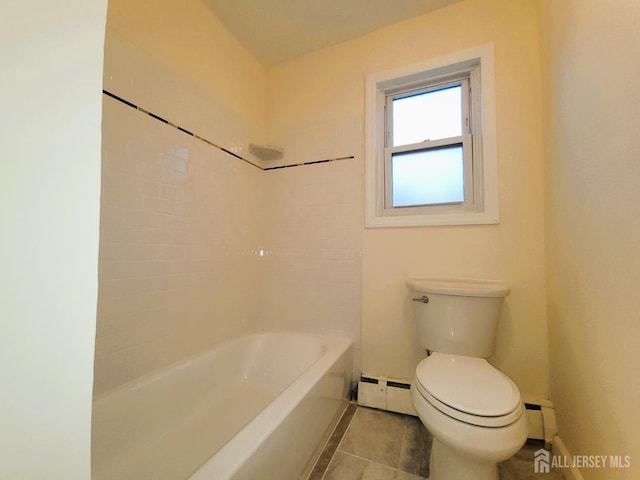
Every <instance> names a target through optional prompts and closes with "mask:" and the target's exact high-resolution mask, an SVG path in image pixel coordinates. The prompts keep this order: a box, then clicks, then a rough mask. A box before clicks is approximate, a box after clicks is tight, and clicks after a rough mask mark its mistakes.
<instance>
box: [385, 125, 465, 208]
mask: <svg viewBox="0 0 640 480" xmlns="http://www.w3.org/2000/svg"><path fill="white" fill-rule="evenodd" d="M458 145H461V146H462V158H463V172H464V174H463V175H464V180H463V181H464V201H463V202H455V203H433V204H428V205H415V206H410V205H408V206H398V207H394V206H393V178H392V172H391V166H392V162H391V161H392V157H393V155H394V154H396V153H406V152H416V153H417V152H424V151H429V150H438V149H441V148H446V147H455V146H458ZM384 156H385V160H384V179H385V186H384V206H383V212H382V213H383V215H385V216H386V215H406V214H407V213H408V212H413V213H416V214H420V213H424V212H427V211H433V210H434V209H440V210H450V209H451V208H452V207H454V208H456V209H458V208H463V209H470V207H471V206H472V205H473V204H474V181H473V161H472V156H473V136H472V135H471V134H465V135H460V136H458V137H451V138H443V139H440V140H434V141H426V142H420V143H414V144H410V145H401V146H398V147H391V148H385V153H384Z"/></svg>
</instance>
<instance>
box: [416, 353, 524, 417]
mask: <svg viewBox="0 0 640 480" xmlns="http://www.w3.org/2000/svg"><path fill="white" fill-rule="evenodd" d="M416 383H417V385H416V386H417V387H418V390H420V392H421V393H422V394H423V396H424V397H425V398H426V399H427V400H428V401H429V402H430V403H432V404H433V406H434V407H436V408H438V409H439V410H441V411H443V412H444V413H446V414H448V415H450V416H453V417H455V418H458V419H460V420H462V421H465V422H467V423H472V424H475V425H485V426H502V425H507V424H509V423H512V422H513V421H515V420H516V419H517V418H518V417H519V416H520V414H521V413H522V409H523V406H522V398H521V397H520V391H519V390H518V387H517V386H516V384H515V383H513V381H512V380H511V379H510V378H509V377H507V376H506V375H505V374H504V373H502V372H500V371H499V370H498V369H496V368H495V367H493V366H492V365H491V364H490V363H489V362H487V361H486V360H485V359H483V358H473V357H465V356H461V355H450V354H444V353H433V354H431V355H430V356H429V357H427V358H425V359H424V360H422V361H421V362H420V363H419V364H418V367H417V368H416ZM445 410H446V411H445ZM475 417H484V418H475Z"/></svg>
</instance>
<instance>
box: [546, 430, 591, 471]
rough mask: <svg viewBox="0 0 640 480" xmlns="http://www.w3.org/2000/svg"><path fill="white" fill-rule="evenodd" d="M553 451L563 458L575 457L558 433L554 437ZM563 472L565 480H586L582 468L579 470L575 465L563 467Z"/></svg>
mask: <svg viewBox="0 0 640 480" xmlns="http://www.w3.org/2000/svg"><path fill="white" fill-rule="evenodd" d="M551 453H553V454H554V455H559V456H561V457H563V458H573V456H572V455H571V454H570V453H569V450H568V449H567V446H566V445H565V444H564V442H563V441H562V439H561V438H560V437H559V436H558V435H556V436H555V437H553V444H552V448H551ZM562 474H563V475H564V478H565V480H584V478H583V477H582V474H581V473H580V470H578V469H577V468H576V467H574V466H571V467H569V468H563V469H562Z"/></svg>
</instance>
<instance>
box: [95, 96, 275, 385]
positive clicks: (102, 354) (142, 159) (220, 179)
mask: <svg viewBox="0 0 640 480" xmlns="http://www.w3.org/2000/svg"><path fill="white" fill-rule="evenodd" d="M103 122H104V123H103V137H104V140H103V144H104V151H103V172H102V199H101V232H100V264H99V276H100V282H99V300H98V302H99V305H98V322H97V329H98V332H97V338H96V362H95V370H96V371H95V378H96V379H95V387H94V393H95V394H100V393H102V392H104V391H107V390H110V389H112V388H114V387H116V386H118V385H121V384H123V383H125V382H127V381H130V380H133V379H134V378H138V377H140V376H142V375H144V374H146V373H149V372H151V371H154V370H157V369H158V368H161V367H162V366H166V365H168V364H171V363H173V362H176V361H178V360H180V359H182V358H185V357H189V356H191V355H194V354H196V353H198V352H201V351H203V350H205V349H207V348H209V347H210V346H211V345H213V344H215V343H218V342H220V341H222V340H224V339H226V338H229V337H231V336H235V335H238V334H241V333H243V332H247V331H251V330H255V329H257V327H258V319H259V317H258V311H257V306H258V304H257V302H256V301H254V300H252V298H253V296H252V295H251V293H250V292H255V291H258V289H259V285H260V270H259V269H260V265H259V263H258V262H259V258H258V256H257V252H256V246H257V245H258V244H259V232H260V230H261V228H260V227H261V225H260V218H261V217H260V215H259V213H258V212H260V210H261V204H262V191H263V179H262V174H263V172H262V171H261V170H259V169H258V168H256V167H253V166H251V165H248V164H246V163H244V162H242V161H240V160H238V159H236V158H234V157H232V156H230V155H228V154H226V153H224V152H221V151H219V150H217V149H215V148H213V147H211V146H209V145H207V144H206V143H203V142H202V141H200V140H198V139H195V138H193V137H191V136H188V135H186V134H184V133H183V132H181V131H179V130H177V129H175V128H172V127H170V126H167V125H164V124H162V123H161V122H159V121H157V120H155V119H153V118H151V117H150V116H148V115H146V114H143V113H141V112H139V111H137V110H134V109H132V108H130V107H128V106H126V105H123V104H122V103H119V102H118V101H116V100H113V99H111V98H109V97H105V99H104V120H103Z"/></svg>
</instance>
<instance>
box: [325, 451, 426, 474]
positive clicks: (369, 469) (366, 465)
mask: <svg viewBox="0 0 640 480" xmlns="http://www.w3.org/2000/svg"><path fill="white" fill-rule="evenodd" d="M323 480H422V479H421V478H420V477H417V476H415V475H411V474H409V473H406V472H401V471H398V470H396V469H393V468H391V467H388V466H386V465H382V464H380V463H376V462H372V461H371V460H366V459H364V458H359V457H355V456H353V455H350V454H348V453H343V452H340V451H338V452H336V454H335V455H334V457H333V460H332V461H331V463H330V464H329V468H328V469H327V472H326V473H325V476H324V477H323Z"/></svg>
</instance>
